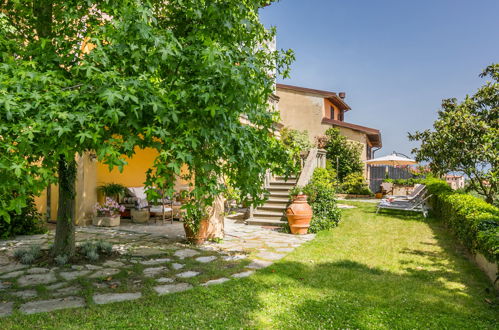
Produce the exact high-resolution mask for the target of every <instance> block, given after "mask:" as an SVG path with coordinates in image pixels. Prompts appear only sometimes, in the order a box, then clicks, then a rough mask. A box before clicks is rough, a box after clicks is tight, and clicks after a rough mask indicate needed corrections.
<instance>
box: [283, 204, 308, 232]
mask: <svg viewBox="0 0 499 330" xmlns="http://www.w3.org/2000/svg"><path fill="white" fill-rule="evenodd" d="M286 217H287V218H288V223H289V228H290V229H291V233H292V234H297V235H305V234H306V233H307V231H308V227H310V220H312V208H311V207H310V205H308V203H307V195H298V196H296V197H295V198H294V199H293V203H291V205H289V206H288V208H287V209H286Z"/></svg>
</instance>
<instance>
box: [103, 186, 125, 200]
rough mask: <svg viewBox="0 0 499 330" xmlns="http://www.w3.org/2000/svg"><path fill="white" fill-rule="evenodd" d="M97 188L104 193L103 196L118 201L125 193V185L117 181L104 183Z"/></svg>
mask: <svg viewBox="0 0 499 330" xmlns="http://www.w3.org/2000/svg"><path fill="white" fill-rule="evenodd" d="M97 190H98V191H99V192H101V193H102V194H104V196H106V197H111V198H114V200H115V201H119V199H120V198H121V197H123V196H124V195H125V193H126V191H127V187H125V186H124V185H122V184H119V183H106V184H103V185H101V186H99V187H97Z"/></svg>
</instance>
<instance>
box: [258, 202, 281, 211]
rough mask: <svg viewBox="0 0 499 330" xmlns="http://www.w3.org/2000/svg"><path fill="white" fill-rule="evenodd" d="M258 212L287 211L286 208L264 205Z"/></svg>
mask: <svg viewBox="0 0 499 330" xmlns="http://www.w3.org/2000/svg"><path fill="white" fill-rule="evenodd" d="M257 211H265V212H266V211H270V212H281V211H282V212H284V211H286V206H280V205H273V204H263V205H262V206H260V207H259V208H257Z"/></svg>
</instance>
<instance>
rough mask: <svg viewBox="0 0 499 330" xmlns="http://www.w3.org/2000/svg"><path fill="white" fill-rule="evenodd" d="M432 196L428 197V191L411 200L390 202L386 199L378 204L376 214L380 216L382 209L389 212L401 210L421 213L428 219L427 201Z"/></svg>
mask: <svg viewBox="0 0 499 330" xmlns="http://www.w3.org/2000/svg"><path fill="white" fill-rule="evenodd" d="M431 196H432V195H426V189H424V190H423V193H421V192H420V193H419V194H417V195H416V196H415V197H413V198H412V199H410V200H388V199H384V200H382V201H381V202H380V203H379V204H378V208H377V209H376V214H378V212H379V210H381V209H389V210H400V211H411V212H421V213H423V216H424V217H425V218H426V217H427V216H428V207H427V206H426V201H427V200H428V199H429V198H430V197H431Z"/></svg>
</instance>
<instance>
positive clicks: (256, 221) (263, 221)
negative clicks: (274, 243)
mask: <svg viewBox="0 0 499 330" xmlns="http://www.w3.org/2000/svg"><path fill="white" fill-rule="evenodd" d="M286 223H287V222H286V221H281V220H275V219H268V218H260V217H253V219H248V220H246V224H247V225H253V226H276V227H277V226H279V227H280V226H284V224H286Z"/></svg>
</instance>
